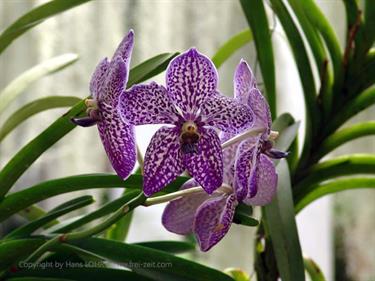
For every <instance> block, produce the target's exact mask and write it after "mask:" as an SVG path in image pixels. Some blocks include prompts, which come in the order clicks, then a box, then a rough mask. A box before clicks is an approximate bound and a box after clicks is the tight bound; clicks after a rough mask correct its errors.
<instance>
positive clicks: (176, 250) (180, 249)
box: [133, 241, 195, 254]
mask: <svg viewBox="0 0 375 281" xmlns="http://www.w3.org/2000/svg"><path fill="white" fill-rule="evenodd" d="M133 245H139V246H142V247H147V248H152V249H155V250H160V251H163V252H167V253H171V254H180V253H185V252H188V251H192V250H194V249H195V245H194V244H193V243H190V242H185V241H150V242H140V243H134V244H133Z"/></svg>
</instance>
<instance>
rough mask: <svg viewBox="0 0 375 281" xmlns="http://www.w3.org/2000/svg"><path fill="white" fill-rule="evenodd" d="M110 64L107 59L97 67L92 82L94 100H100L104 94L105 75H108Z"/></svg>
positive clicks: (91, 90)
mask: <svg viewBox="0 0 375 281" xmlns="http://www.w3.org/2000/svg"><path fill="white" fill-rule="evenodd" d="M108 66H109V62H108V60H107V58H105V59H103V60H102V61H100V62H99V64H98V65H97V66H96V68H95V70H94V73H93V74H92V77H91V81H90V93H91V95H92V97H93V99H94V100H99V99H100V96H101V94H102V87H103V84H104V79H105V75H106V73H107V70H108Z"/></svg>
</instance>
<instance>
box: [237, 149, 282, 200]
mask: <svg viewBox="0 0 375 281" xmlns="http://www.w3.org/2000/svg"><path fill="white" fill-rule="evenodd" d="M258 166H259V169H258V192H257V194H256V195H255V196H254V197H252V198H249V197H247V198H245V199H244V201H243V202H244V203H246V204H248V205H256V206H263V205H267V204H269V203H271V201H272V199H273V197H274V196H275V194H276V190H277V173H276V169H275V166H274V164H273V162H272V161H271V160H270V159H269V158H268V157H267V156H265V155H263V154H261V155H260V160H259V163H258Z"/></svg>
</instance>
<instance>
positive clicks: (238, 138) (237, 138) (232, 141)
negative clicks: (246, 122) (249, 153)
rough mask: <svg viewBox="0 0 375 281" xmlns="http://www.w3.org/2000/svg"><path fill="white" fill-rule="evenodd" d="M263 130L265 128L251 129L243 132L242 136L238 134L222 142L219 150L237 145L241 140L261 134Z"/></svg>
mask: <svg viewBox="0 0 375 281" xmlns="http://www.w3.org/2000/svg"><path fill="white" fill-rule="evenodd" d="M265 130H266V129H265V128H251V129H250V130H247V131H245V132H243V133H242V134H239V135H237V136H235V137H233V138H231V139H229V140H227V141H226V142H224V143H223V144H222V145H221V148H222V149H225V148H227V147H229V146H231V145H233V144H235V143H238V142H240V141H243V140H245V139H247V138H248V137H252V136H256V135H259V134H260V133H263V132H264V131H265ZM272 132H273V131H272Z"/></svg>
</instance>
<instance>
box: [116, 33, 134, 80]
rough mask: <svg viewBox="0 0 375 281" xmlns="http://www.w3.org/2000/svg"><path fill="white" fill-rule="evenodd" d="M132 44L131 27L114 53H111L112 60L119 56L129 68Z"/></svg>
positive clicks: (132, 34)
mask: <svg viewBox="0 0 375 281" xmlns="http://www.w3.org/2000/svg"><path fill="white" fill-rule="evenodd" d="M133 46H134V31H133V30H132V29H131V30H129V32H128V34H127V35H126V36H125V38H124V39H122V41H121V43H120V44H119V46H118V47H117V49H116V51H115V53H114V54H113V57H112V61H115V60H116V59H117V58H121V59H122V60H123V61H124V63H125V66H126V68H127V69H129V66H130V59H131V55H132V51H133ZM126 82H127V81H126ZM126 82H125V83H126Z"/></svg>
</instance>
